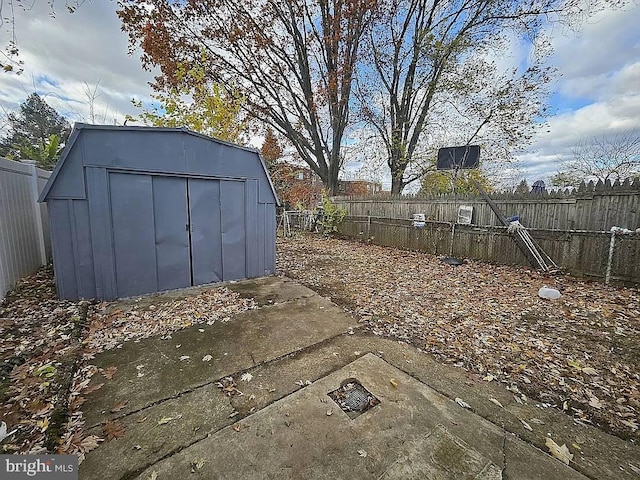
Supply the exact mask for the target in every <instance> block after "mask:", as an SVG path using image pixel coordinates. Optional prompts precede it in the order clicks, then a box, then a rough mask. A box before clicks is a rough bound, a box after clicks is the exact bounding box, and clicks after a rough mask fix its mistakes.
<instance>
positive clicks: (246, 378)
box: [240, 372, 253, 382]
mask: <svg viewBox="0 0 640 480" xmlns="http://www.w3.org/2000/svg"><path fill="white" fill-rule="evenodd" d="M252 378H253V375H251V374H250V373H249V372H246V373H243V374H242V375H241V376H240V380H242V381H243V382H250V381H251V379H252Z"/></svg>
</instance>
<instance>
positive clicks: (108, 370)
mask: <svg viewBox="0 0 640 480" xmlns="http://www.w3.org/2000/svg"><path fill="white" fill-rule="evenodd" d="M117 371H118V367H107V368H105V369H104V371H103V372H102V374H103V375H104V376H105V378H106V379H107V380H111V379H112V378H113V376H114V375H115V373H116V372H117Z"/></svg>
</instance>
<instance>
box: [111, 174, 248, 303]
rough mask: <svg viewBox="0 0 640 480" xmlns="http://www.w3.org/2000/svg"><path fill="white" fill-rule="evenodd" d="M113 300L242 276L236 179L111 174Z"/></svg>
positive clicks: (241, 206)
mask: <svg viewBox="0 0 640 480" xmlns="http://www.w3.org/2000/svg"><path fill="white" fill-rule="evenodd" d="M109 183H110V197H111V198H110V200H111V218H112V227H113V243H114V256H115V262H116V282H117V291H118V296H119V297H128V296H132V295H140V294H144V293H150V292H156V291H162V290H170V289H175V288H182V287H188V286H190V285H201V284H204V283H211V282H219V281H222V280H236V279H240V278H245V277H246V276H247V272H246V226H245V215H246V213H245V212H246V208H245V188H244V182H240V181H227V180H209V179H193V178H190V179H186V178H181V177H162V176H151V175H138V174H125V173H113V172H112V173H111V174H110V177H109Z"/></svg>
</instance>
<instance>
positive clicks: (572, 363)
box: [567, 360, 582, 370]
mask: <svg viewBox="0 0 640 480" xmlns="http://www.w3.org/2000/svg"><path fill="white" fill-rule="evenodd" d="M567 363H568V364H569V366H570V367H573V368H575V369H576V370H581V369H582V367H581V366H580V362H578V361H576V360H567Z"/></svg>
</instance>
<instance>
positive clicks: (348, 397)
mask: <svg viewBox="0 0 640 480" xmlns="http://www.w3.org/2000/svg"><path fill="white" fill-rule="evenodd" d="M329 397H331V399H332V400H333V401H334V402H336V403H337V404H338V406H339V407H340V408H341V409H342V410H343V411H344V412H345V413H346V414H347V415H348V416H349V417H350V418H351V419H353V418H355V417H357V416H358V415H360V414H362V413H364V412H366V411H367V410H369V409H370V408H371V407H374V406H376V405H378V404H379V403H380V400H378V399H377V398H376V397H375V395H373V394H372V393H371V392H370V391H369V390H367V389H366V388H364V387H363V386H362V384H361V383H360V382H358V380H356V379H355V378H348V379H346V380H344V381H343V382H342V383H341V384H340V388H337V389H336V390H334V391H332V392H329Z"/></svg>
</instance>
